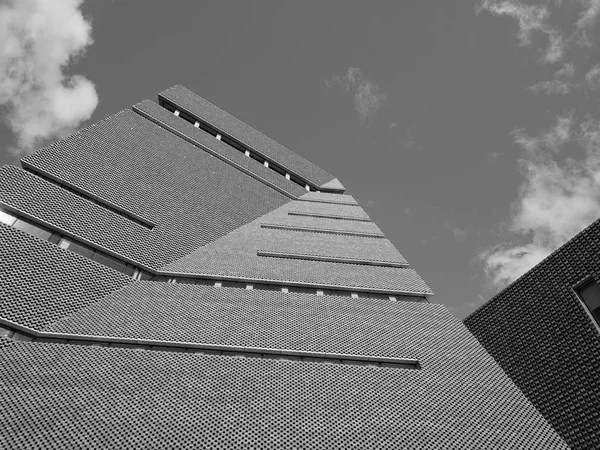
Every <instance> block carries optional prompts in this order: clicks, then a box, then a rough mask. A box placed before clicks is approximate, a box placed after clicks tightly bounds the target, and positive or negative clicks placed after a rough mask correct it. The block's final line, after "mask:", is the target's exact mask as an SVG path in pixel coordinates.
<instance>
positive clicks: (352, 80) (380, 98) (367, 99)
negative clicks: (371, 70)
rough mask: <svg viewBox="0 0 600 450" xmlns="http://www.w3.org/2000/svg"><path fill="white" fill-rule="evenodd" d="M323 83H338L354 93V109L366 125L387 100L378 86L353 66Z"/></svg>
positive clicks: (329, 85) (328, 85)
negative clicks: (343, 73)
mask: <svg viewBox="0 0 600 450" xmlns="http://www.w3.org/2000/svg"><path fill="white" fill-rule="evenodd" d="M325 84H326V85H327V87H332V86H335V85H339V86H341V87H342V89H344V90H345V91H347V92H351V93H352V94H353V95H354V109H355V110H356V112H357V113H358V118H359V120H360V123H361V124H362V125H366V126H368V125H369V124H370V123H371V121H372V120H373V119H374V117H375V115H376V114H377V111H379V109H380V108H381V107H382V106H383V104H384V103H385V102H386V101H387V97H386V96H385V94H383V93H382V92H380V90H379V86H377V84H375V83H373V82H372V81H370V80H368V79H367V78H366V77H365V75H364V74H363V73H362V71H361V70H360V69H358V68H355V67H349V68H348V71H347V72H346V75H344V76H341V77H339V76H338V77H333V78H332V79H331V80H327V81H326V82H325Z"/></svg>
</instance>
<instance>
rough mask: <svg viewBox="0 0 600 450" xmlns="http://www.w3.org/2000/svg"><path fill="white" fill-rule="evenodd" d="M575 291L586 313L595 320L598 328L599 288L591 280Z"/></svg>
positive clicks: (599, 319) (599, 314)
mask: <svg viewBox="0 0 600 450" xmlns="http://www.w3.org/2000/svg"><path fill="white" fill-rule="evenodd" d="M576 290H577V293H578V294H579V297H580V298H581V300H583V303H584V304H585V306H586V307H587V309H588V311H589V312H590V314H591V315H592V317H593V318H594V319H595V320H596V324H598V326H600V286H599V285H598V283H596V281H595V280H591V281H589V282H587V283H585V284H584V285H583V286H580V287H578V288H577V289H576Z"/></svg>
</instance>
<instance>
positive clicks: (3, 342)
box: [0, 336, 14, 349]
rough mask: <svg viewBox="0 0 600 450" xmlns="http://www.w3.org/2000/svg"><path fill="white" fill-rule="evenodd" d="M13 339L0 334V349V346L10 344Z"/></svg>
mask: <svg viewBox="0 0 600 450" xmlns="http://www.w3.org/2000/svg"><path fill="white" fill-rule="evenodd" d="M13 342H14V341H13V340H12V339H10V338H7V337H4V336H0V349H1V348H2V347H8V346H9V345H11V344H12V343H13Z"/></svg>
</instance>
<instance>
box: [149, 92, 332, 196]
mask: <svg viewBox="0 0 600 450" xmlns="http://www.w3.org/2000/svg"><path fill="white" fill-rule="evenodd" d="M159 96H160V97H162V98H165V99H167V100H169V101H170V102H171V103H173V104H175V105H177V106H179V107H181V108H182V109H183V110H185V111H188V112H189V113H191V114H193V115H194V116H196V117H199V118H201V119H202V120H203V121H204V122H206V123H208V124H210V125H212V126H213V127H215V128H217V129H218V130H220V131H223V132H225V133H226V134H228V135H229V136H232V137H234V138H235V139H237V140H238V141H240V142H241V143H242V144H244V145H246V146H248V147H250V148H251V149H253V150H255V151H257V152H258V153H259V154H262V155H264V156H266V157H267V158H269V159H270V160H272V161H275V162H276V163H277V164H279V165H280V166H282V167H284V168H287V169H289V170H291V171H293V173H295V174H297V175H300V176H301V177H303V178H304V179H306V180H308V181H310V182H312V183H314V184H315V185H317V186H321V185H324V184H326V183H328V182H329V181H331V180H333V179H334V177H333V175H331V174H329V173H327V172H326V171H324V170H323V169H321V168H320V167H317V166H315V165H314V164H313V163H311V162H309V161H307V160H306V159H304V158H302V157H301V156H299V155H297V154H296V153H294V152H292V151H291V150H289V149H287V148H285V147H284V146H283V145H281V144H279V143H277V142H275V141H274V140H272V139H270V138H268V137H267V136H265V135H264V134H262V133H260V132H259V131H257V130H255V129H254V128H252V127H250V126H248V125H246V124H245V123H243V122H242V121H240V120H238V119H236V118H235V117H233V116H232V115H230V114H228V113H226V112H225V111H223V110H222V109H220V108H218V107H216V106H215V105H213V104H212V103H210V102H208V101H206V100H205V99H203V98H202V97H200V96H199V95H196V94H194V93H193V92H191V91H189V90H188V89H186V88H184V87H183V86H180V85H176V86H173V87H171V88H169V89H166V90H164V91H162V92H161V93H159Z"/></svg>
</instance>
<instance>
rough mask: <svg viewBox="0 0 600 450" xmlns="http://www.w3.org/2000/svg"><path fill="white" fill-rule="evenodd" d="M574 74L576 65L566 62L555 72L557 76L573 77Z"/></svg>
mask: <svg viewBox="0 0 600 450" xmlns="http://www.w3.org/2000/svg"><path fill="white" fill-rule="evenodd" d="M573 75H575V65H574V64H573V63H566V64H565V65H564V66H563V67H562V68H561V69H559V70H557V71H556V73H555V74H554V76H555V77H556V78H571V77H572V76H573Z"/></svg>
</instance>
